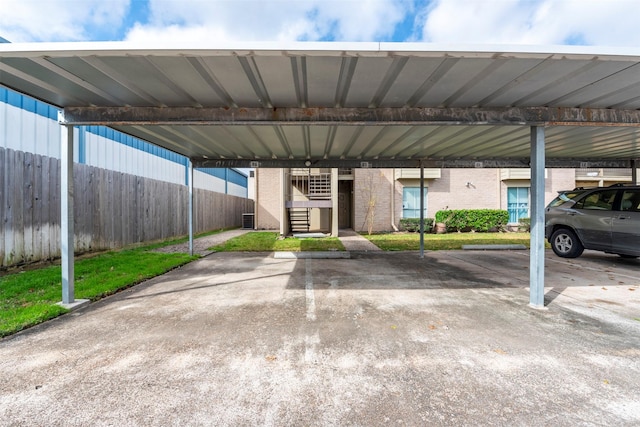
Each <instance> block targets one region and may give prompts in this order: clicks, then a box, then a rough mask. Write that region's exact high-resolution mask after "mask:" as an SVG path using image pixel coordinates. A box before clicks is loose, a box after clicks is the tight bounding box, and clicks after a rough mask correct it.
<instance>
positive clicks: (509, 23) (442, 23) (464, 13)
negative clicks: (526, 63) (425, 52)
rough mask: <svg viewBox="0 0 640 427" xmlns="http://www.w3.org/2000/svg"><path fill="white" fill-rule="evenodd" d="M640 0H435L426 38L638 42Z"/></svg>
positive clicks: (449, 40) (440, 40)
mask: <svg viewBox="0 0 640 427" xmlns="http://www.w3.org/2000/svg"><path fill="white" fill-rule="evenodd" d="M638 6H640V4H639V3H638V1H637V0H485V1H476V0H436V1H435V2H434V3H433V4H432V5H431V6H430V8H429V10H428V13H427V14H425V19H424V27H423V39H424V41H429V42H438V43H509V44H568V43H571V44H587V45H601V46H602V45H611V46H638V45H639V44H640V31H638V30H637V28H638V22H639V20H640V8H639V7H638Z"/></svg>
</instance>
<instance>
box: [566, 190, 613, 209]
mask: <svg viewBox="0 0 640 427" xmlns="http://www.w3.org/2000/svg"><path fill="white" fill-rule="evenodd" d="M617 192H618V190H605V191H595V192H593V193H591V194H589V195H588V196H587V197H585V198H583V199H582V200H580V201H578V203H576V206H575V208H576V209H591V210H598V211H610V210H611V209H613V201H614V199H615V198H616V194H617Z"/></svg>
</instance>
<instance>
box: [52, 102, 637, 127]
mask: <svg viewBox="0 0 640 427" xmlns="http://www.w3.org/2000/svg"><path fill="white" fill-rule="evenodd" d="M64 120H65V121H66V124H74V125H106V126H109V125H113V126H116V125H117V126H136V125H252V126H255V125H299V124H307V125H356V126H357V125H367V126H372V125H377V126H384V125H535V126H632V127H640V110H614V109H607V108H566V107H510V108H426V107H425V108H420V107H398V108H390V107H388V108H344V107H340V108H338V107H336V108H294V107H286V108H195V107H170V108H169V107H66V108H65V109H64Z"/></svg>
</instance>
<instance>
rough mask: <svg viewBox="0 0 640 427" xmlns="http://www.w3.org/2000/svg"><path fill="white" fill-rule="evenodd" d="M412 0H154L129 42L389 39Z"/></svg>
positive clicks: (128, 36) (131, 32)
mask: <svg viewBox="0 0 640 427" xmlns="http://www.w3.org/2000/svg"><path fill="white" fill-rule="evenodd" d="M411 4H412V1H411V0H401V1H398V0H297V1H295V0H275V1H261V0H236V1H232V0H218V1H202V0H185V1H181V2H173V1H167V0H151V1H150V9H151V14H150V19H149V22H148V23H146V24H137V25H135V26H134V28H132V30H131V31H130V32H129V33H128V34H127V39H128V40H136V41H141V40H145V41H146V40H156V41H157V40H194V38H195V39H199V40H201V39H202V38H203V37H204V38H209V39H211V38H216V39H217V40H242V41H258V40H259V41H262V40H319V39H335V40H349V41H366V40H376V39H379V38H381V37H390V36H391V35H392V34H393V31H394V29H395V26H396V25H397V24H398V23H399V22H401V21H402V20H403V19H404V16H405V14H406V13H407V11H408V10H409V8H410V7H411Z"/></svg>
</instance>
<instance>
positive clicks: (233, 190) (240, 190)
mask: <svg viewBox="0 0 640 427" xmlns="http://www.w3.org/2000/svg"><path fill="white" fill-rule="evenodd" d="M227 194H231V195H232V196H238V197H247V188H245V187H242V186H240V185H238V184H234V183H232V182H230V183H229V184H228V185H227Z"/></svg>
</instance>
